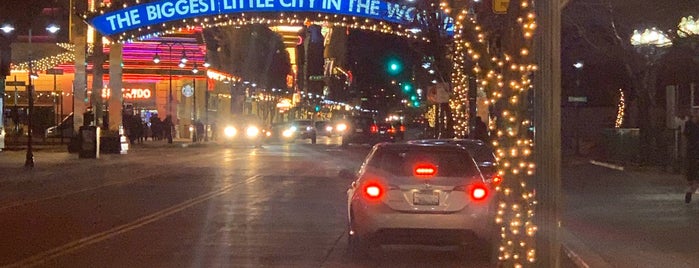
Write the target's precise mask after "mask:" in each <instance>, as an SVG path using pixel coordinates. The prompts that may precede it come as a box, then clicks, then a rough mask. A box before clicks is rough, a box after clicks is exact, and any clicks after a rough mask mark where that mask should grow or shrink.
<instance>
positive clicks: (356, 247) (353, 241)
mask: <svg viewBox="0 0 699 268" xmlns="http://www.w3.org/2000/svg"><path fill="white" fill-rule="evenodd" d="M353 218H354V217H353V216H352V213H350V222H349V229H350V230H354V229H355V228H353V226H354V220H353ZM376 248H378V245H377V244H376V243H373V242H372V241H371V240H368V239H366V238H364V237H360V236H359V235H358V234H356V233H355V234H354V235H350V234H349V232H347V250H348V251H349V254H350V255H352V256H353V257H360V258H365V257H370V256H371V253H372V251H376V250H375V249H376Z"/></svg>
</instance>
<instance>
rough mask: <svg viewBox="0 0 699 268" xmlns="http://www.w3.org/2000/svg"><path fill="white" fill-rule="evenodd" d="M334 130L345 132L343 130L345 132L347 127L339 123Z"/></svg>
mask: <svg viewBox="0 0 699 268" xmlns="http://www.w3.org/2000/svg"><path fill="white" fill-rule="evenodd" d="M335 129H337V131H345V130H347V125H346V124H343V123H340V124H337V127H335Z"/></svg>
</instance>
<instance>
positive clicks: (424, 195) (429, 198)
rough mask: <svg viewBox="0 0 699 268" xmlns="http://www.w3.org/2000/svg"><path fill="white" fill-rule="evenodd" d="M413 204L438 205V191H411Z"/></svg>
mask: <svg viewBox="0 0 699 268" xmlns="http://www.w3.org/2000/svg"><path fill="white" fill-rule="evenodd" d="M413 205H421V206H436V205H439V193H438V192H415V193H413Z"/></svg>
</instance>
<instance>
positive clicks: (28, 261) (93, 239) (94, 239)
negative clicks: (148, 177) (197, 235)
mask: <svg viewBox="0 0 699 268" xmlns="http://www.w3.org/2000/svg"><path fill="white" fill-rule="evenodd" d="M260 177H261V176H260V175H255V176H252V177H248V178H247V179H245V180H244V181H238V182H234V183H229V184H228V185H226V186H225V187H223V188H221V189H218V190H216V191H212V192H209V193H206V194H203V195H200V196H198V197H195V198H192V199H189V200H187V201H184V202H182V203H179V204H177V205H174V206H171V207H169V208H166V209H163V210H160V211H158V212H155V213H153V214H150V215H147V216H144V217H141V218H139V219H137V220H135V221H132V222H130V223H126V224H122V225H120V226H117V227H114V228H112V229H109V230H106V231H103V232H100V233H96V234H93V235H91V236H88V237H84V238H81V239H78V240H75V241H72V242H69V243H67V244H64V245H62V246H59V247H56V248H53V249H50V250H47V251H44V252H41V253H39V254H35V255H33V256H30V257H27V258H25V259H23V260H20V261H17V262H15V263H12V264H9V265H7V266H3V267H7V268H10V267H33V266H37V265H41V264H44V263H46V262H47V261H49V260H52V259H55V258H58V257H60V256H63V255H66V254H68V253H71V252H73V251H76V250H78V249H80V248H83V247H86V246H89V245H93V244H96V243H99V242H102V241H104V240H107V239H109V238H112V237H114V236H117V235H120V234H123V233H126V232H129V231H132V230H135V229H138V228H140V227H143V226H145V225H148V224H150V223H153V222H155V221H158V220H161V219H163V218H165V217H168V216H170V215H173V214H175V213H178V212H181V211H183V210H185V209H188V208H190V207H192V206H195V205H197V204H200V203H203V202H204V201H207V200H209V199H212V198H214V197H217V196H220V195H223V194H226V193H227V192H229V191H230V190H231V189H233V187H235V186H238V185H241V184H247V183H251V182H253V181H255V180H257V179H258V178H260Z"/></svg>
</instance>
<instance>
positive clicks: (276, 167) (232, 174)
mask: <svg viewBox="0 0 699 268" xmlns="http://www.w3.org/2000/svg"><path fill="white" fill-rule="evenodd" d="M368 150H369V147H366V146H351V147H350V148H348V149H341V148H339V146H338V145H337V141H335V140H333V139H325V138H319V144H316V145H311V144H307V143H304V142H298V143H296V144H277V145H269V146H265V147H264V148H261V149H256V148H247V147H216V146H205V147H188V148H177V147H167V146H166V147H162V146H160V147H158V146H148V145H145V146H141V147H139V146H137V147H136V148H134V149H132V150H131V151H130V152H129V153H128V154H127V155H103V157H102V158H100V159H77V156H76V155H70V154H67V153H62V152H37V153H36V154H35V156H36V160H35V163H36V167H35V168H34V169H33V170H25V169H24V168H22V163H23V161H24V153H23V152H21V151H16V152H3V153H2V155H1V156H0V157H2V158H0V160H2V161H0V237H2V241H3V243H0V266H2V267H6V266H7V267H34V266H38V267H44V266H46V267H428V266H429V267H464V266H465V267H484V266H485V263H486V260H483V259H480V258H479V257H477V256H478V254H469V253H463V252H458V251H457V250H456V247H436V246H435V247H432V246H386V247H383V248H380V249H378V250H377V251H376V252H373V253H372V254H370V255H369V256H365V257H361V258H359V257H355V256H354V255H352V254H349V252H348V250H347V241H346V240H347V235H346V233H347V230H346V197H345V191H346V189H347V186H348V185H349V183H350V182H349V181H345V180H343V179H340V178H338V177H337V173H338V171H339V170H340V169H342V168H347V169H355V168H357V167H358V166H359V165H360V164H361V160H362V159H363V158H364V156H365V155H366V153H367V152H368Z"/></svg>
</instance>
